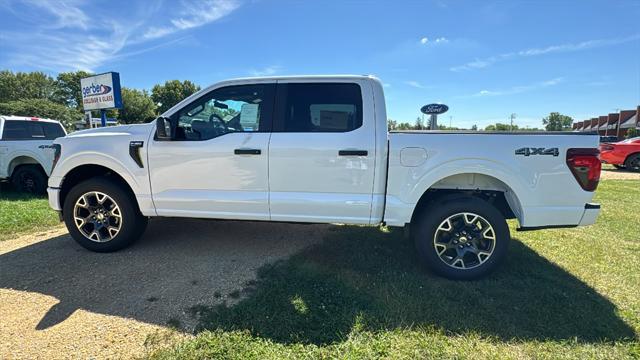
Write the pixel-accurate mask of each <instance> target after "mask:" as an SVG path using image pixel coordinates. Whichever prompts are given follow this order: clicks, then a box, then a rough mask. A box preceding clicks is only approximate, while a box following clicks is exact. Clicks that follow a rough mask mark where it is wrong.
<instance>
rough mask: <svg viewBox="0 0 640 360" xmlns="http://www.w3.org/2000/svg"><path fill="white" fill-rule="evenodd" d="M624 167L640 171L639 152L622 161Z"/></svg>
mask: <svg viewBox="0 0 640 360" xmlns="http://www.w3.org/2000/svg"><path fill="white" fill-rule="evenodd" d="M624 167H625V169H627V170H629V171H634V172H639V171H640V154H633V155H629V157H627V160H625V162H624Z"/></svg>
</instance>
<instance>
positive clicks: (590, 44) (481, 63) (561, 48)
mask: <svg viewBox="0 0 640 360" xmlns="http://www.w3.org/2000/svg"><path fill="white" fill-rule="evenodd" d="M638 39H640V34H637V35H633V36H629V37H625V38H618V39H605V40H589V41H583V42H580V43H576V44H562V45H552V46H547V47H544V48H530V49H525V50H520V51H517V52H510V53H504V54H500V55H496V56H490V57H487V58H484V59H476V60H474V61H470V62H468V63H466V64H463V65H458V66H453V67H451V68H450V69H449V70H451V71H456V72H458V71H466V70H474V69H482V68H485V67H488V66H491V65H493V64H495V63H498V62H502V61H507V60H511V59H515V58H523V57H531V56H539V55H546V54H551V53H562V52H574V51H581V50H587V49H593V48H598V47H605V46H612V45H618V44H623V43H627V42H631V41H635V40H638Z"/></svg>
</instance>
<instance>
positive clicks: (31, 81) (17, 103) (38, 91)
mask: <svg viewBox="0 0 640 360" xmlns="http://www.w3.org/2000/svg"><path fill="white" fill-rule="evenodd" d="M92 75H93V74H92V73H89V72H86V71H74V72H63V73H59V74H58V75H57V76H56V77H55V78H54V77H52V76H50V75H48V74H46V73H43V72H39V71H35V72H16V73H14V72H12V71H9V70H3V71H0V114H2V115H16V116H37V117H44V118H51V119H56V120H59V121H60V122H62V124H63V125H64V126H65V127H66V128H67V129H68V130H72V129H73V127H74V123H75V122H76V121H79V120H82V119H83V118H84V111H83V109H82V93H81V88H80V79H82V78H85V77H89V76H92ZM198 90H200V86H198V85H196V84H194V83H193V82H191V81H189V80H185V81H180V80H169V81H166V82H165V83H164V84H156V85H154V86H153V88H152V89H151V91H147V90H139V89H133V88H128V87H122V105H123V107H122V109H117V110H115V109H114V110H109V111H108V112H107V116H108V117H110V118H115V119H117V120H118V121H119V122H120V123H125V124H135V123H144V122H148V121H150V120H153V119H154V118H156V117H157V116H158V115H159V114H161V113H163V112H164V111H166V110H168V109H169V108H170V107H172V106H173V105H175V104H177V103H178V102H180V101H182V100H183V99H184V98H186V97H187V96H189V95H191V94H193V93H195V92H196V91H198ZM93 115H94V116H95V117H97V116H98V114H97V112H94V114H93Z"/></svg>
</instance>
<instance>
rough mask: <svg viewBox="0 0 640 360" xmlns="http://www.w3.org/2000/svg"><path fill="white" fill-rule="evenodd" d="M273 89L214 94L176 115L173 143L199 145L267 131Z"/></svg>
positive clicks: (238, 87)
mask: <svg viewBox="0 0 640 360" xmlns="http://www.w3.org/2000/svg"><path fill="white" fill-rule="evenodd" d="M273 91H274V85H268V84H267V85H263V84H258V85H236V86H227V87H223V88H219V89H216V90H213V91H212V92H210V93H208V94H206V95H204V96H203V97H201V98H200V99H198V100H196V101H194V102H192V103H191V104H189V105H187V106H185V107H184V108H183V109H181V110H180V111H178V113H177V119H178V125H177V129H176V140H189V141H202V140H209V139H213V138H215V137H218V136H222V135H224V134H228V133H233V132H256V131H268V129H267V128H266V122H267V121H269V120H268V119H265V118H268V117H270V115H271V111H272V110H271V109H273Z"/></svg>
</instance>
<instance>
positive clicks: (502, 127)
mask: <svg viewBox="0 0 640 360" xmlns="http://www.w3.org/2000/svg"><path fill="white" fill-rule="evenodd" d="M484 129H485V131H511V130H513V131H518V130H520V129H519V128H518V125H513V127H512V126H511V124H502V123H495V124H491V125H488V126H487V127H485V128H484Z"/></svg>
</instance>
